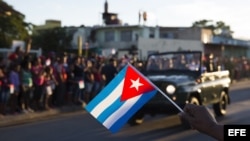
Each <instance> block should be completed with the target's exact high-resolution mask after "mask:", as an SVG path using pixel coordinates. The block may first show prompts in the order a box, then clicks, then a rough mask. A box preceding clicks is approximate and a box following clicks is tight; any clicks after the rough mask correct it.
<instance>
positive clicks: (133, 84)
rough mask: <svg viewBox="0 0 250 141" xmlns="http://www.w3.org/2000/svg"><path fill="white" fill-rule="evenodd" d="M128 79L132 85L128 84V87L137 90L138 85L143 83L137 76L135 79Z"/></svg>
mask: <svg viewBox="0 0 250 141" xmlns="http://www.w3.org/2000/svg"><path fill="white" fill-rule="evenodd" d="M130 81H131V82H132V85H131V86H130V88H136V90H137V91H138V89H139V87H140V86H142V85H143V83H140V78H137V80H132V79H130Z"/></svg>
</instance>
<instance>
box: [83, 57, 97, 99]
mask: <svg viewBox="0 0 250 141" xmlns="http://www.w3.org/2000/svg"><path fill="white" fill-rule="evenodd" d="M84 76H85V77H84V80H85V87H86V88H85V93H84V101H85V102H86V103H88V102H89V101H90V100H91V99H92V97H93V86H94V79H95V78H94V72H93V63H92V61H91V60H87V67H86V69H85V71H84Z"/></svg>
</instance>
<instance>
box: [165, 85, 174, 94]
mask: <svg viewBox="0 0 250 141" xmlns="http://www.w3.org/2000/svg"><path fill="white" fill-rule="evenodd" d="M175 90H176V88H175V86H174V85H168V86H167V87H166V92H167V93H168V94H173V93H174V92H175Z"/></svg>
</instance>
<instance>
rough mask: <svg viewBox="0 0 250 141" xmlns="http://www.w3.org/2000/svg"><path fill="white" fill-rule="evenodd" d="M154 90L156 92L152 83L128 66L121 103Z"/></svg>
mask: <svg viewBox="0 0 250 141" xmlns="http://www.w3.org/2000/svg"><path fill="white" fill-rule="evenodd" d="M152 90H154V87H153V86H152V85H151V84H150V82H149V81H148V80H147V79H145V78H144V76H142V75H141V74H140V73H139V72H137V71H136V70H135V69H134V68H133V67H131V66H129V65H128V68H127V71H126V75H125V80H124V86H123V91H122V95H121V101H125V100H128V99H130V98H133V97H135V96H138V95H141V94H143V93H145V92H149V91H152Z"/></svg>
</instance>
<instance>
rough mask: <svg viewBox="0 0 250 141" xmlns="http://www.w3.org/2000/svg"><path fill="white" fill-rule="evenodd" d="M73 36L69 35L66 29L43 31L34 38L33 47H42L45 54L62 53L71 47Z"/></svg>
mask: <svg viewBox="0 0 250 141" xmlns="http://www.w3.org/2000/svg"><path fill="white" fill-rule="evenodd" d="M71 40H72V36H71V35H68V34H67V32H66V30H65V28H61V27H59V28H52V29H46V30H41V31H39V32H38V33H37V34H35V35H34V36H33V45H34V46H36V47H41V48H42V49H43V51H44V52H49V51H55V52H62V51H65V50H67V49H68V48H69V47H70V41H71Z"/></svg>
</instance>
